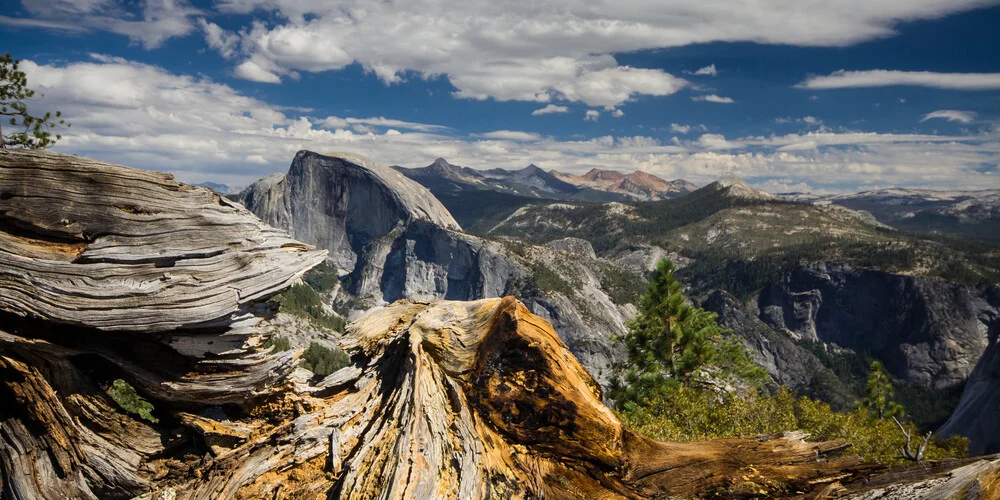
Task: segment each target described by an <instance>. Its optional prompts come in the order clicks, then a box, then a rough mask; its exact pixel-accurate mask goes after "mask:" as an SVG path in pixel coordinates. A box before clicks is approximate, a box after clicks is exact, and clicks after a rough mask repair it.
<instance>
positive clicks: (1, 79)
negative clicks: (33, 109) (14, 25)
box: [0, 53, 70, 149]
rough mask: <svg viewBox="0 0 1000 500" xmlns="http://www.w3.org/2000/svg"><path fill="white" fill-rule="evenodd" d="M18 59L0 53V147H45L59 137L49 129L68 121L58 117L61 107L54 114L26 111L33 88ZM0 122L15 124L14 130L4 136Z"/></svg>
mask: <svg viewBox="0 0 1000 500" xmlns="http://www.w3.org/2000/svg"><path fill="white" fill-rule="evenodd" d="M20 63H21V60H20V59H14V58H13V57H11V55H10V54H9V53H8V54H4V55H2V56H0V116H2V117H3V120H0V121H2V122H6V123H0V149H3V148H26V149H42V148H47V147H49V146H52V145H53V144H55V143H56V141H57V140H59V139H61V138H62V136H61V135H59V134H53V133H52V132H51V129H53V128H55V127H57V126H66V127H69V126H70V124H69V123H66V120H64V119H62V111H56V114H55V116H53V115H52V113H51V112H46V113H45V114H44V115H42V116H34V115H32V114H31V113H29V112H28V104H27V103H28V101H32V100H34V99H32V98H33V97H35V91H34V90H31V89H29V88H28V77H27V75H26V74H25V73H24V72H23V71H21V70H20V69H18V68H19V66H20ZM39 97H41V96H39ZM8 117H9V119H8ZM3 125H10V126H11V127H15V128H17V129H18V131H17V132H14V133H11V134H8V135H6V136H4V135H3V127H2V126H3Z"/></svg>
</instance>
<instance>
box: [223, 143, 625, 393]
mask: <svg viewBox="0 0 1000 500" xmlns="http://www.w3.org/2000/svg"><path fill="white" fill-rule="evenodd" d="M390 173H391V174H390ZM397 193H405V195H400V194H397ZM241 200H242V201H243V202H244V203H245V205H246V206H247V208H249V209H250V210H251V211H252V212H254V213H255V214H257V215H258V216H260V217H261V218H262V219H263V220H264V221H266V222H268V223H269V224H272V225H274V226H276V227H279V228H282V229H286V230H288V231H289V233H291V234H292V236H293V237H295V238H297V239H300V240H302V241H305V242H308V243H311V244H315V245H316V246H317V247H319V248H323V249H326V250H328V251H329V252H330V260H331V262H332V263H333V264H334V265H336V266H337V267H338V269H339V270H340V272H341V274H342V278H343V279H342V284H343V286H342V288H341V289H340V293H339V294H337V296H336V298H335V300H336V302H337V307H338V309H341V310H342V311H343V312H344V313H345V315H347V316H349V317H356V316H357V314H358V313H359V312H361V311H364V310H367V309H369V308H371V307H376V306H383V305H386V304H389V303H391V302H394V301H396V300H399V299H411V300H436V299H450V300H476V299H482V298H489V297H502V296H504V295H516V296H518V297H520V298H521V299H522V300H523V301H524V303H525V304H526V305H527V306H528V308H529V309H530V310H531V311H532V312H533V313H535V314H538V315H540V316H541V317H543V318H545V319H546V320H548V321H550V322H551V323H552V324H553V325H554V326H555V328H556V331H558V332H559V334H560V335H561V336H562V338H563V339H564V340H565V341H566V343H567V344H568V345H569V347H570V350H571V351H573V353H574V354H576V355H577V357H579V358H580V360H581V361H582V362H583V363H584V366H586V367H587V368H588V369H590V370H591V373H593V374H594V375H595V376H596V377H597V378H598V379H599V380H602V381H603V380H605V379H606V377H607V376H608V375H609V373H610V372H609V370H608V368H609V366H610V364H611V362H612V361H613V360H614V359H616V356H617V355H618V354H617V351H616V350H615V348H614V347H613V346H612V344H611V342H610V340H609V337H610V336H611V335H613V334H619V333H622V332H624V328H625V321H627V319H628V318H629V317H630V316H631V314H632V313H633V311H634V309H633V308H632V306H631V305H629V304H628V301H627V300H625V299H623V298H622V296H623V295H627V294H628V293H631V291H629V290H622V288H628V287H632V286H634V284H635V283H639V282H640V281H641V279H640V277H639V276H638V275H632V274H628V273H626V274H625V275H624V278H623V275H622V271H621V270H620V268H618V267H617V266H615V265H614V264H612V263H611V262H608V261H604V260H602V259H598V258H597V257H596V256H595V255H593V254H592V253H590V254H587V252H584V253H582V254H581V253H574V252H573V251H571V249H569V248H566V249H562V248H559V247H558V246H556V247H548V246H535V245H525V244H523V243H521V242H519V241H515V240H510V239H503V238H497V239H486V238H483V237H479V236H475V235H471V234H466V233H464V232H462V231H460V230H459V228H458V225H457V224H456V223H455V222H454V219H453V218H452V217H451V215H450V214H449V213H448V210H447V209H445V208H444V206H442V205H441V204H440V203H438V202H437V200H435V199H434V198H433V195H431V194H430V192H429V191H427V189H426V188H424V187H422V186H420V185H419V184H417V183H415V182H413V181H411V180H410V179H407V178H405V177H404V176H402V175H401V174H399V173H398V172H396V171H394V170H392V169H389V168H387V167H381V166H379V165H377V164H375V163H374V162H372V161H370V160H368V159H364V158H360V157H356V156H347V155H336V156H323V155H319V154H316V153H311V152H300V153H299V154H297V155H296V157H295V159H294V160H293V162H292V166H291V168H290V169H289V171H288V173H287V174H285V175H273V176H270V177H266V178H264V179H261V180H260V181H258V182H257V183H255V184H253V185H251V186H250V187H248V188H247V189H246V190H244V191H243V193H242V195H241Z"/></svg>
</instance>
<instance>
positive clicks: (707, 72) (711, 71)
mask: <svg viewBox="0 0 1000 500" xmlns="http://www.w3.org/2000/svg"><path fill="white" fill-rule="evenodd" d="M688 74H691V75H700V76H718V74H719V72H718V71H716V69H715V64H709V65H708V66H705V67H704V68H698V70H697V71H694V72H688Z"/></svg>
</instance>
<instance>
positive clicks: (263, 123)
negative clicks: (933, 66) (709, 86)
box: [22, 56, 1000, 190]
mask: <svg viewBox="0 0 1000 500" xmlns="http://www.w3.org/2000/svg"><path fill="white" fill-rule="evenodd" d="M22 68H23V69H24V71H26V72H27V74H28V78H29V81H31V82H32V85H33V86H35V87H36V88H38V90H39V91H40V92H44V93H45V96H46V97H45V99H44V100H42V101H40V102H39V103H37V107H38V109H37V110H35V109H34V108H33V111H38V112H44V111H45V110H46V109H61V110H62V111H63V112H64V115H65V116H67V118H68V119H69V120H70V121H72V122H73V127H72V128H71V129H67V130H64V131H63V132H64V139H63V140H62V141H60V143H59V145H58V147H57V149H59V150H63V151H67V152H72V153H77V154H81V155H86V156H92V157H96V158H101V159H106V160H109V161H114V162H118V163H123V164H126V165H130V166H135V167H140V168H149V169H155V170H163V171H169V172H172V173H175V174H176V175H177V176H178V177H179V178H180V179H181V180H184V181H187V182H202V181H206V180H212V181H219V182H226V183H229V184H246V183H248V182H252V181H253V180H255V179H257V178H259V177H262V176H264V175H267V174H270V173H273V172H282V171H285V170H286V169H287V168H288V164H289V162H290V161H291V158H292V157H293V156H294V154H295V152H297V151H298V150H301V149H311V150H315V151H320V152H331V151H348V152H355V153H361V154H365V155H368V156H370V157H372V158H374V159H375V160H376V161H379V162H381V163H386V164H399V165H408V166H423V165H426V164H429V163H431V162H432V161H433V160H434V159H435V158H438V157H444V158H447V159H448V160H449V161H451V162H453V163H456V164H460V165H466V166H471V167H476V168H494V167H503V168H521V167H524V166H525V165H528V164H529V163H535V164H536V165H539V166H541V167H542V168H546V169H550V168H557V169H560V170H563V171H567V172H573V173H581V174H582V173H584V172H586V171H587V170H590V169H591V168H594V167H598V168H614V169H618V170H622V171H631V170H636V169H640V170H645V171H647V172H650V173H653V174H656V175H659V176H662V177H664V178H669V179H675V178H684V179H688V180H691V181H693V182H696V183H699V184H704V183H707V182H710V181H711V180H713V179H715V178H716V177H718V176H719V175H721V174H722V173H724V172H727V171H734V172H736V173H737V174H739V175H742V176H744V177H746V178H748V179H750V180H751V182H760V183H761V185H764V183H765V182H767V179H782V183H784V184H787V185H796V184H799V183H807V184H809V185H811V186H813V187H814V188H816V189H834V190H836V189H841V190H842V189H850V188H852V186H853V187H857V186H861V185H875V184H878V185H899V186H933V187H937V188H977V187H982V186H984V185H995V184H996V183H997V180H996V178H995V175H996V174H994V173H992V172H994V171H996V165H997V164H998V163H1000V161H998V158H1000V143H998V139H1000V128H993V129H991V130H986V131H983V132H978V133H976V134H973V135H957V136H942V135H935V134H880V133H872V132H861V131H849V130H841V131H836V132H835V131H830V130H825V129H821V130H819V131H815V132H810V133H805V134H787V135H780V136H779V135H771V136H758V137H740V138H729V137H725V136H723V135H720V134H710V133H703V134H701V135H700V136H699V137H697V138H696V139H691V140H680V139H676V138H674V139H673V140H672V141H671V140H670V139H669V138H668V137H667V136H663V137H657V136H610V135H608V136H601V137H596V138H592V139H575V138H558V137H550V136H542V135H539V134H537V133H533V132H528V131H518V130H498V131H493V132H489V133H486V134H482V135H458V134H456V133H455V131H453V130H451V129H448V128H447V127H443V126H440V125H436V124H427V123H417V122H412V121H406V120H399V119H393V118H388V117H351V116H347V117H337V116H312V115H310V112H309V111H308V110H296V109H289V108H286V107H281V106H277V105H274V104H271V103H268V102H265V101H262V100H260V99H256V98H253V97H249V96H247V95H245V94H242V93H241V92H238V91H236V90H235V89H233V88H232V87H229V86H227V85H224V84H220V83H217V82H214V81H212V80H210V79H207V78H202V77H195V76H190V75H182V74H175V73H171V72H168V71H166V70H164V69H162V68H159V67H157V66H152V65H148V64H141V63H136V62H131V61H127V60H124V59H120V58H111V57H104V56H93V58H92V60H91V61H88V62H78V63H72V64H68V65H39V64H36V63H34V62H32V61H24V62H23V63H22ZM588 114H589V115H591V116H599V115H600V112H598V111H597V110H589V111H588ZM675 125H676V126H672V127H671V128H672V129H673V131H674V132H678V133H684V132H691V131H692V130H695V129H699V130H704V127H702V126H697V127H693V126H690V125H680V124H675ZM664 132H669V131H664ZM984 165H986V166H990V165H992V166H993V167H991V168H984ZM824 182H825V183H826V184H822V183H824ZM817 183H820V184H817Z"/></svg>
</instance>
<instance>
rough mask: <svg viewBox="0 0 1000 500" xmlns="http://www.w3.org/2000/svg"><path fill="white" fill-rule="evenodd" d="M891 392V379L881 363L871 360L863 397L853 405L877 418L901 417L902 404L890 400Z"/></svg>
mask: <svg viewBox="0 0 1000 500" xmlns="http://www.w3.org/2000/svg"><path fill="white" fill-rule="evenodd" d="M893 393H894V391H893V389H892V381H891V380H889V374H888V373H886V372H885V368H884V367H883V366H882V363H880V362H878V361H872V364H871V368H869V369H868V384H867V385H866V386H865V397H864V399H862V400H860V401H858V402H857V403H855V406H856V407H857V408H859V409H862V408H863V409H865V410H868V411H869V412H871V413H872V414H873V415H875V416H877V417H878V418H879V419H887V418H892V417H902V416H903V413H905V412H904V411H903V406H902V405H900V404H899V403H896V402H895V401H893V400H892V396H893Z"/></svg>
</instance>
